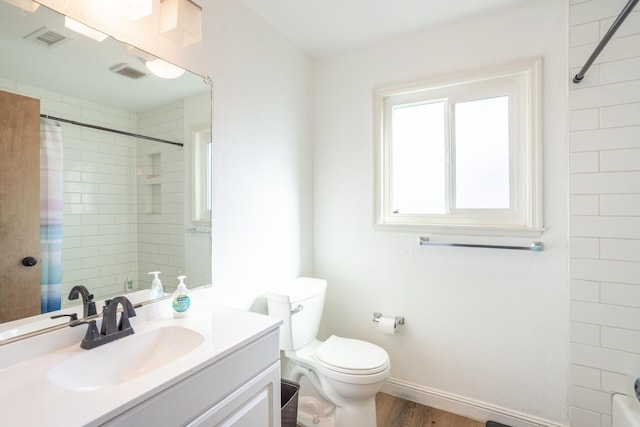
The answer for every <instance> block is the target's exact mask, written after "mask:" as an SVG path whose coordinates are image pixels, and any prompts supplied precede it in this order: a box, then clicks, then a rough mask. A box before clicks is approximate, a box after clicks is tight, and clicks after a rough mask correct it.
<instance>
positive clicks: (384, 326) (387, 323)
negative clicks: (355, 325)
mask: <svg viewBox="0 0 640 427" xmlns="http://www.w3.org/2000/svg"><path fill="white" fill-rule="evenodd" d="M378 329H379V330H380V332H382V333H383V334H385V335H393V334H395V333H396V319H392V318H390V317H381V318H380V320H379V321H378Z"/></svg>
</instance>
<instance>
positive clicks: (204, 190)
mask: <svg viewBox="0 0 640 427" xmlns="http://www.w3.org/2000/svg"><path fill="white" fill-rule="evenodd" d="M207 146H208V147H209V150H210V147H211V126H210V125H209V124H203V125H199V126H193V127H192V128H191V147H192V152H191V159H192V162H191V171H192V172H191V201H192V209H191V222H192V223H193V224H200V225H209V224H210V223H211V208H210V204H211V190H210V189H211V182H210V180H209V179H208V175H207V163H208V164H209V167H211V156H210V151H208V150H207ZM210 173H211V171H209V174H210Z"/></svg>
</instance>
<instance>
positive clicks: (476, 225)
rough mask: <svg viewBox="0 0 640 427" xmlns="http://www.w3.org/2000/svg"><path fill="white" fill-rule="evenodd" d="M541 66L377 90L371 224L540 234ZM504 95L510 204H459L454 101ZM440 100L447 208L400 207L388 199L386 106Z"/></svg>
mask: <svg viewBox="0 0 640 427" xmlns="http://www.w3.org/2000/svg"><path fill="white" fill-rule="evenodd" d="M541 73H542V60H541V59H539V58H536V59H529V60H523V61H516V62H512V63H509V64H503V65H499V66H493V67H490V68H487V69H483V70H476V71H473V72H465V73H459V74H456V75H447V76H443V77H441V78H435V79H431V80H429V81H422V82H413V83H410V84H406V85H402V86H392V87H382V88H377V89H376V90H374V126H375V128H374V142H375V153H374V159H375V165H374V178H375V183H374V189H375V194H374V200H375V206H374V209H375V214H374V228H376V229H378V230H391V231H401V230H405V231H418V232H423V231H426V232H433V233H458V234H484V235H505V236H509V235H513V236H539V235H540V234H541V233H542V231H543V230H544V228H543V207H542V188H543V186H542V144H541V111H540V109H541V95H540V91H541ZM500 95H508V96H509V147H510V148H509V156H510V161H509V163H510V167H509V170H510V186H509V188H510V204H511V208H510V209H495V210H494V209H456V208H455V203H454V200H455V194H454V189H453V187H452V185H451V182H452V180H453V179H454V178H453V176H454V175H453V174H454V172H455V170H454V168H455V164H454V159H455V157H454V153H453V151H454V149H455V148H454V147H455V145H454V143H453V142H452V137H451V135H452V134H453V129H452V127H453V116H452V115H451V114H452V113H451V112H452V109H453V106H454V105H455V102H461V101H465V100H466V101H471V100H477V99H486V98H488V97H494V96H500ZM442 100H444V101H445V116H447V119H446V123H447V124H448V127H447V128H446V129H445V135H446V136H445V138H446V140H447V143H446V144H447V159H446V162H447V163H449V165H451V167H446V168H445V169H447V176H446V177H445V181H446V183H447V184H446V195H447V200H446V206H447V212H446V213H445V214H439V215H433V214H406V213H405V214H403V213H397V212H393V208H392V206H391V199H392V194H391V191H392V190H391V188H392V186H391V179H392V178H391V176H392V175H391V165H392V161H391V153H392V149H391V147H392V140H391V139H392V138H391V123H390V121H391V120H390V117H391V111H392V108H393V107H394V106H398V105H406V104H411V103H423V102H428V101H442Z"/></svg>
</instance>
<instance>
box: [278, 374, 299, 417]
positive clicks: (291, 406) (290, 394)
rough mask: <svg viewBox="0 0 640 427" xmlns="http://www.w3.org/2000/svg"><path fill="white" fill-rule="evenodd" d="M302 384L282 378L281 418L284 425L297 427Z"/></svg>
mask: <svg viewBox="0 0 640 427" xmlns="http://www.w3.org/2000/svg"><path fill="white" fill-rule="evenodd" d="M299 391H300V384H298V383H296V382H293V381H290V380H287V379H284V378H283V379H282V380H281V383H280V418H281V420H282V427H296V421H297V419H298V392H299Z"/></svg>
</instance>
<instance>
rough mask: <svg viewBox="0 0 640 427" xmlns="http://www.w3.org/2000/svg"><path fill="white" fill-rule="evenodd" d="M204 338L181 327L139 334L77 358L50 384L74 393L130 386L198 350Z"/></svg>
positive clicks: (59, 370) (55, 371) (67, 362)
mask: <svg viewBox="0 0 640 427" xmlns="http://www.w3.org/2000/svg"><path fill="white" fill-rule="evenodd" d="M203 341H204V337H203V336H202V335H201V334H199V333H198V332H196V331H193V330H191V329H187V328H183V327H181V326H166V327H163V328H158V329H152V330H150V331H148V332H143V333H139V334H138V333H136V334H133V335H130V336H128V337H125V338H121V339H119V340H117V341H114V342H111V343H108V344H104V345H102V346H100V347H97V348H95V349H92V350H86V351H85V352H84V353H82V354H80V355H78V356H74V357H72V358H70V359H68V360H65V361H64V362H62V363H60V364H58V365H57V366H55V367H53V368H51V370H49V372H48V375H47V376H48V378H49V381H51V382H52V383H53V384H55V385H57V386H59V387H62V388H64V389H67V390H72V391H91V390H96V389H99V388H102V387H106V386H113V385H118V384H123V383H126V382H127V381H131V380H133V379H135V378H138V377H140V376H142V375H145V374H148V373H150V372H153V371H155V370H156V369H159V368H162V367H163V366H166V365H167V364H169V363H171V362H173V361H175V360H176V359H178V358H180V357H182V356H185V355H186V354H188V353H190V352H191V351H192V350H194V349H196V348H197V347H198V346H199V345H200V344H201V343H202V342H203Z"/></svg>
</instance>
